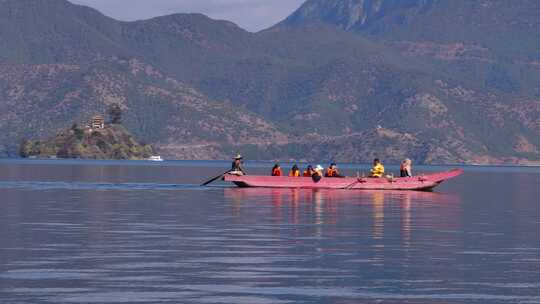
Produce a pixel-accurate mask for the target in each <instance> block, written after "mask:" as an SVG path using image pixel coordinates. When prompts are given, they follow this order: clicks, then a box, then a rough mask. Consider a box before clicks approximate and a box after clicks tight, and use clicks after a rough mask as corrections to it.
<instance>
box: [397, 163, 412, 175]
mask: <svg viewBox="0 0 540 304" xmlns="http://www.w3.org/2000/svg"><path fill="white" fill-rule="evenodd" d="M399 175H400V176H401V177H412V161H411V160H410V159H408V158H406V159H405V160H404V161H403V162H401V166H400V167H399Z"/></svg>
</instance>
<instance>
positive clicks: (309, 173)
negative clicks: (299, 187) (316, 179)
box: [303, 165, 314, 177]
mask: <svg viewBox="0 0 540 304" xmlns="http://www.w3.org/2000/svg"><path fill="white" fill-rule="evenodd" d="M313 172H314V170H313V167H312V166H311V165H309V166H307V168H306V170H305V171H304V174H303V175H304V177H311V176H312V175H313Z"/></svg>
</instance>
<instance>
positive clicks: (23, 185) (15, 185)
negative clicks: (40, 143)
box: [0, 181, 206, 191]
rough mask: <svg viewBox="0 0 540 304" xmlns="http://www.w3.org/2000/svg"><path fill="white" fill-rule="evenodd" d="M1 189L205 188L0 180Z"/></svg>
mask: <svg viewBox="0 0 540 304" xmlns="http://www.w3.org/2000/svg"><path fill="white" fill-rule="evenodd" d="M0 189H27V190H125V191H129V190H165V191H167V190H169V191H173V190H204V189H206V188H203V187H201V186H200V185H196V184H157V183H91V182H41V181H0Z"/></svg>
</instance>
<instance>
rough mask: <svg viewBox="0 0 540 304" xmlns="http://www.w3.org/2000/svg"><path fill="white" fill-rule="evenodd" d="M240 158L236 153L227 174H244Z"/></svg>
mask: <svg viewBox="0 0 540 304" xmlns="http://www.w3.org/2000/svg"><path fill="white" fill-rule="evenodd" d="M242 159H243V157H242V155H240V154H237V155H236V157H235V158H234V161H233V162H232V165H231V171H230V172H229V174H234V175H246V171H244V168H242Z"/></svg>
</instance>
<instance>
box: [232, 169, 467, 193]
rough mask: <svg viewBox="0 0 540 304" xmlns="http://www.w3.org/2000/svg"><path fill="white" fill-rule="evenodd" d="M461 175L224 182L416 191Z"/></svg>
mask: <svg viewBox="0 0 540 304" xmlns="http://www.w3.org/2000/svg"><path fill="white" fill-rule="evenodd" d="M461 174H463V170H462V169H454V170H451V171H447V172H438V173H432V174H425V175H420V176H414V177H399V178H356V177H345V178H329V177H326V178H322V179H321V180H320V181H318V182H315V181H314V180H313V179H312V178H311V177H288V176H260V175H244V176H237V175H225V177H224V178H223V180H224V181H227V182H232V183H234V184H235V185H237V186H239V187H242V188H246V187H256V188H304V189H347V190H419V191H428V190H431V189H433V188H434V187H436V186H438V185H440V184H441V183H442V182H444V181H446V180H448V179H451V178H454V177H457V176H459V175H461Z"/></svg>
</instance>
